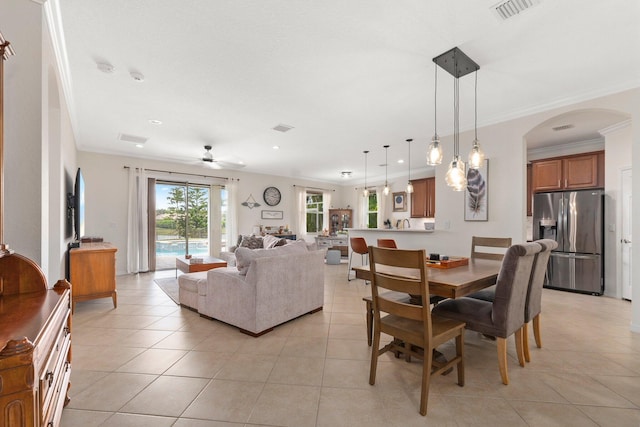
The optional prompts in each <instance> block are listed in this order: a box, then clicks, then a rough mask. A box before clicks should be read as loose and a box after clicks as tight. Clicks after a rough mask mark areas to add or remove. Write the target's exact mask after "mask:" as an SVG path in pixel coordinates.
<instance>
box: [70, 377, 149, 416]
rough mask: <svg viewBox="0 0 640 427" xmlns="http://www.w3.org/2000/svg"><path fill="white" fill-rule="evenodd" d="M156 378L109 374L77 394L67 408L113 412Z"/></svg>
mask: <svg viewBox="0 0 640 427" xmlns="http://www.w3.org/2000/svg"><path fill="white" fill-rule="evenodd" d="M156 378H157V376H156V375H144V374H129V373H120V372H117V373H111V374H109V375H107V376H105V377H104V378H102V379H100V380H98V381H96V382H95V383H94V384H93V385H91V386H89V387H87V388H86V389H84V390H83V391H81V392H80V393H78V394H77V395H76V396H75V397H74V398H73V399H72V400H71V402H69V405H68V406H67V407H68V408H70V409H87V410H94V411H108V412H115V411H118V410H119V409H120V408H122V407H123V406H124V405H125V404H126V403H127V402H128V401H129V400H131V399H132V398H133V397H134V396H135V395H137V394H138V393H139V392H140V391H142V390H143V389H144V388H145V387H147V386H148V385H149V384H151V383H152V382H153V381H154V380H155V379H156Z"/></svg>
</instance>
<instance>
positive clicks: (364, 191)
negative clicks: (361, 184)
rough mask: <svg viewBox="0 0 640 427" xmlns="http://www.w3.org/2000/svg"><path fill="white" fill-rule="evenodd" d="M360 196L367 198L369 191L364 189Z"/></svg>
mask: <svg viewBox="0 0 640 427" xmlns="http://www.w3.org/2000/svg"><path fill="white" fill-rule="evenodd" d="M362 195H363V196H364V197H368V196H369V190H368V189H366V188H365V189H364V190H363V191H362Z"/></svg>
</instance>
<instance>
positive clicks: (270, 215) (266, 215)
mask: <svg viewBox="0 0 640 427" xmlns="http://www.w3.org/2000/svg"><path fill="white" fill-rule="evenodd" d="M261 213H262V216H261V218H262V219H282V213H283V211H262V212H261Z"/></svg>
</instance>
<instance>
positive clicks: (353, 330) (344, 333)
mask: <svg viewBox="0 0 640 427" xmlns="http://www.w3.org/2000/svg"><path fill="white" fill-rule="evenodd" d="M329 338H330V339H344V340H362V341H363V342H364V343H365V344H366V343H367V327H366V326H364V325H342V324H333V323H332V324H331V329H329Z"/></svg>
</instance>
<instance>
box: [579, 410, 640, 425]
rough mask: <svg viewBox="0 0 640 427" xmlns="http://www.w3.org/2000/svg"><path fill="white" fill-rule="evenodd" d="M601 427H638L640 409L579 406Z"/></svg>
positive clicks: (639, 423)
mask: <svg viewBox="0 0 640 427" xmlns="http://www.w3.org/2000/svg"><path fill="white" fill-rule="evenodd" d="M578 408H579V409H580V410H581V411H582V412H584V413H585V414H587V415H588V416H589V417H590V418H591V419H592V420H593V421H595V422H596V423H598V425H599V426H601V427H638V426H640V409H619V408H603V407H601V406H578Z"/></svg>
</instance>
